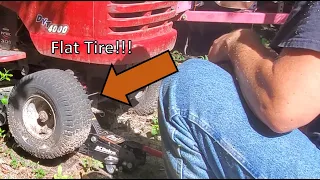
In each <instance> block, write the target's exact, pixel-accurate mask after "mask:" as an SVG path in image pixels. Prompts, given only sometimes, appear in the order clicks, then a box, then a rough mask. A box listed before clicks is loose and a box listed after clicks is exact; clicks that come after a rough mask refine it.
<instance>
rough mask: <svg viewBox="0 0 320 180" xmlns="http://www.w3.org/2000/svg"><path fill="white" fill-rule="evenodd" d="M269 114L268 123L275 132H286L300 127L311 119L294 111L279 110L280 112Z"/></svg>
mask: <svg viewBox="0 0 320 180" xmlns="http://www.w3.org/2000/svg"><path fill="white" fill-rule="evenodd" d="M268 114H272V115H269V116H267V118H266V122H267V123H266V124H267V126H268V127H269V128H270V129H271V130H272V131H274V132H276V133H279V134H284V133H288V132H291V131H293V130H295V129H298V128H300V127H302V126H304V125H306V124H308V123H309V122H310V121H308V120H307V119H306V117H302V118H301V116H300V115H298V114H297V113H293V112H292V111H279V112H278V113H275V112H272V113H268Z"/></svg>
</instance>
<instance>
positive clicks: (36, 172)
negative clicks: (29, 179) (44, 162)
mask: <svg viewBox="0 0 320 180" xmlns="http://www.w3.org/2000/svg"><path fill="white" fill-rule="evenodd" d="M33 173H34V175H35V178H37V179H42V178H44V177H45V176H46V175H47V172H46V171H45V170H44V169H42V168H38V169H34V170H33Z"/></svg>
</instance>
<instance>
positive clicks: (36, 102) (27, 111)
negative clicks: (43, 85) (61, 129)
mask: <svg viewBox="0 0 320 180" xmlns="http://www.w3.org/2000/svg"><path fill="white" fill-rule="evenodd" d="M22 119H23V124H24V126H25V127H26V129H27V131H28V132H29V133H30V134H31V135H32V136H33V137H35V138H37V139H41V140H45V139H48V138H49V137H50V136H51V135H52V134H53V132H54V129H55V126H56V117H55V113H54V110H53V108H52V106H51V105H50V103H49V102H48V101H47V100H46V99H45V98H43V97H42V96H39V95H32V96H31V97H29V98H28V100H27V102H26V103H25V104H24V106H23V109H22Z"/></svg>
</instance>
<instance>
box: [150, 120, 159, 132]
mask: <svg viewBox="0 0 320 180" xmlns="http://www.w3.org/2000/svg"><path fill="white" fill-rule="evenodd" d="M159 134H160V129H159V122H158V118H156V117H154V118H153V119H152V126H151V135H152V136H157V135H159Z"/></svg>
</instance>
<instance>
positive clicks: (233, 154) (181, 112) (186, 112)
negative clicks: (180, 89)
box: [170, 107, 266, 179]
mask: <svg viewBox="0 0 320 180" xmlns="http://www.w3.org/2000/svg"><path fill="white" fill-rule="evenodd" d="M172 110H174V111H176V113H175V114H179V115H180V116H182V117H183V118H185V119H187V120H188V121H190V122H191V123H193V124H195V125H196V126H198V127H199V128H200V129H201V130H202V131H204V132H205V133H206V134H207V135H208V136H210V137H211V138H212V139H214V141H215V142H216V143H217V144H219V146H220V147H222V149H224V151H225V152H226V153H228V154H229V155H230V156H231V157H232V158H233V159H234V160H235V161H236V162H238V163H239V164H240V165H241V166H242V167H243V168H244V169H245V170H247V171H248V173H250V174H251V175H252V176H256V177H254V178H261V179H266V176H264V175H262V174H261V173H257V172H252V171H251V170H249V169H248V168H247V167H250V168H251V169H253V168H252V165H250V164H249V163H248V162H246V163H245V164H246V166H247V167H246V166H245V165H244V164H243V163H242V162H240V161H239V159H240V158H242V159H244V160H245V158H243V157H242V156H240V155H239V153H237V151H233V150H231V149H230V148H227V147H225V146H227V144H228V143H226V142H224V140H223V139H222V138H220V142H219V141H217V140H216V138H214V137H213V136H212V135H211V134H210V133H208V131H207V130H206V129H204V128H203V127H202V126H200V125H199V123H197V122H195V121H194V120H192V119H190V116H192V117H193V118H194V119H196V120H197V121H201V120H200V118H199V117H198V116H196V115H195V114H193V113H191V112H190V111H189V110H181V109H177V108H173V107H172ZM172 117H173V116H172ZM170 118H171V117H170ZM201 124H204V125H205V126H206V127H208V126H207V124H206V123H205V121H201ZM224 145H225V146H224Z"/></svg>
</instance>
